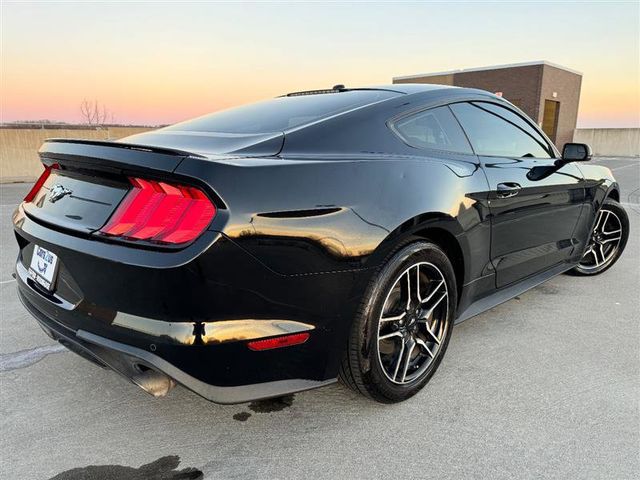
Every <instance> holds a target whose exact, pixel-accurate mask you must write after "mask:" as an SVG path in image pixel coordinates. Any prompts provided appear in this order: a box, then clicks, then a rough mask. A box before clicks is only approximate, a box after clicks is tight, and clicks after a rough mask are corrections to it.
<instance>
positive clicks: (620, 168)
mask: <svg viewBox="0 0 640 480" xmlns="http://www.w3.org/2000/svg"><path fill="white" fill-rule="evenodd" d="M638 165H640V162H639V163H632V164H630V165H624V166H622V167H616V168H612V169H611V171H612V172H615V171H616V170H622V169H623V168H629V167H637V166H638Z"/></svg>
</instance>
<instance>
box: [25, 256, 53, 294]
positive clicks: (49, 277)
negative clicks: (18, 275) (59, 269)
mask: <svg viewBox="0 0 640 480" xmlns="http://www.w3.org/2000/svg"><path fill="white" fill-rule="evenodd" d="M57 263H58V256H57V255H56V254H55V253H52V252H50V251H49V250H46V249H44V248H42V247H39V246H38V245H35V246H34V248H33V256H32V257H31V265H30V266H29V277H31V278H32V279H33V280H34V281H36V282H38V283H39V284H40V285H42V286H43V287H45V288H46V289H47V290H53V286H54V280H55V275H56V266H57Z"/></svg>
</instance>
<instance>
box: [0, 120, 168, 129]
mask: <svg viewBox="0 0 640 480" xmlns="http://www.w3.org/2000/svg"><path fill="white" fill-rule="evenodd" d="M164 126H166V125H126V124H121V123H105V124H104V125H99V126H96V125H82V124H74V123H64V122H60V123H54V122H41V123H40V122H15V123H0V128H13V129H25V130H33V129H40V130H61V129H64V130H105V129H107V128H160V127H164Z"/></svg>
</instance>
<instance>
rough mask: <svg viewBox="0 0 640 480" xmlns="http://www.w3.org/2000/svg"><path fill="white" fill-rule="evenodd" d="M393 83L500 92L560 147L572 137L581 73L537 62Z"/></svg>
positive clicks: (410, 76) (413, 76) (415, 78)
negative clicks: (438, 85)
mask: <svg viewBox="0 0 640 480" xmlns="http://www.w3.org/2000/svg"><path fill="white" fill-rule="evenodd" d="M393 83H436V84H441V85H454V86H457V87H471V88H480V89H482V90H488V91H490V92H494V93H498V92H500V94H501V95H502V96H503V97H504V98H506V99H507V100H509V101H510V102H511V103H513V104H514V105H516V106H517V107H519V108H520V109H522V110H523V111H524V112H525V113H526V114H527V115H529V116H530V117H531V118H532V119H533V120H534V121H535V122H537V123H538V125H540V127H542V129H543V130H544V132H545V133H546V134H547V136H548V137H549V138H550V139H551V140H552V141H553V142H554V143H555V144H556V146H557V147H558V148H559V149H560V150H562V146H563V145H564V144H565V143H567V142H571V141H572V140H573V132H574V130H575V128H576V121H577V118H578V103H579V101H580V86H581V84H582V74H581V73H580V72H576V71H575V70H571V69H569V68H565V67H562V66H560V65H555V64H553V63H549V62H545V61H540V62H527V63H514V64H511V65H498V66H494V67H482V68H469V69H465V70H453V71H450V72H440V73H426V74H420V75H408V76H403V77H394V78H393Z"/></svg>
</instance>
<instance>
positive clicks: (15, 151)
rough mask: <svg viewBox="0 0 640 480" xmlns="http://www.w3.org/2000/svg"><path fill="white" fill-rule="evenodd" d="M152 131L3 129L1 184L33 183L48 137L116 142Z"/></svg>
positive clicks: (0, 164) (0, 158) (108, 128)
mask: <svg viewBox="0 0 640 480" xmlns="http://www.w3.org/2000/svg"><path fill="white" fill-rule="evenodd" d="M148 130H150V129H149V128H138V127H106V128H102V129H100V130H96V129H88V128H87V129H75V128H74V129H41V128H0V183H7V182H32V181H34V180H35V179H36V178H37V177H38V176H39V175H40V174H41V173H42V171H43V168H42V163H40V157H39V156H38V149H39V148H40V145H42V142H44V141H45V140H46V139H47V138H82V139H89V140H116V139H118V138H122V137H127V136H129V135H133V134H135V133H141V132H145V131H148Z"/></svg>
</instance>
